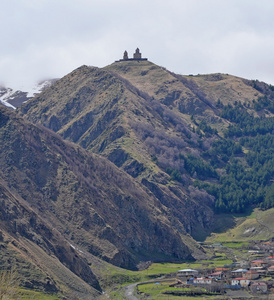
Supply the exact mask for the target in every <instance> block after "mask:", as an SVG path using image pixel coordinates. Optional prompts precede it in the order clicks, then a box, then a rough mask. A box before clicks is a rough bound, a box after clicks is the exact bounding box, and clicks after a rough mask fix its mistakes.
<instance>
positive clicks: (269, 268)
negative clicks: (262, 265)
mask: <svg viewBox="0 0 274 300" xmlns="http://www.w3.org/2000/svg"><path fill="white" fill-rule="evenodd" d="M267 271H268V273H269V274H271V275H274V266H270V267H268V268H267Z"/></svg>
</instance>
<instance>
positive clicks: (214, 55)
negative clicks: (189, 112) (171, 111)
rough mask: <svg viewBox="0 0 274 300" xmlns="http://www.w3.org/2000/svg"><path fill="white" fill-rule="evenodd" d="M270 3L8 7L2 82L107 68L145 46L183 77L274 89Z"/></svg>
mask: <svg viewBox="0 0 274 300" xmlns="http://www.w3.org/2000/svg"><path fill="white" fill-rule="evenodd" d="M273 10H274V3H273V2H272V1H268V0H261V1H260V2H259V1H257V0H249V1H246V0H230V1H219V0H169V1H166V0H149V1H145V0H138V1H137V0H130V1H128V0H100V1H95V0H58V1H56V0H39V1H37V0H18V1H8V0H4V1H3V2H2V3H1V19H0V36H1V39H2V45H1V48H0V71H1V72H0V74H1V76H0V82H5V83H6V84H7V85H11V86H15V85H17V86H18V85H20V84H21V83H23V84H25V82H28V83H30V82H33V81H37V80H40V79H42V78H44V77H60V76H63V75H65V74H67V73H68V72H70V71H72V70H73V69H75V68H77V67H78V66H80V65H82V64H87V65H94V66H99V67H103V66H105V65H107V64H110V63H112V62H113V61H114V60H116V59H119V58H121V56H122V54H123V51H124V50H125V49H127V50H128V52H129V54H130V55H132V53H133V52H134V51H135V48H136V47H139V48H140V50H141V52H142V53H143V55H144V56H146V57H148V58H149V59H150V60H151V61H152V62H154V63H157V64H159V65H162V66H165V67H166V68H168V69H170V70H171V71H174V72H178V73H181V74H190V73H193V74H197V73H201V74H202V73H212V72H223V73H230V74H233V75H238V76H241V77H245V78H252V79H255V78H257V79H259V80H263V81H266V82H268V83H272V84H273V83H274V74H272V70H273V65H274V57H273V54H272V53H273V46H274V34H273V33H274V18H273V17H272V16H273Z"/></svg>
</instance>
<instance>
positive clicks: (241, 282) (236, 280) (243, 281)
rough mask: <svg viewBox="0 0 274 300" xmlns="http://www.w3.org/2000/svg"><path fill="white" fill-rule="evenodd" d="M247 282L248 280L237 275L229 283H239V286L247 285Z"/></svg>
mask: <svg viewBox="0 0 274 300" xmlns="http://www.w3.org/2000/svg"><path fill="white" fill-rule="evenodd" d="M249 283H250V280H249V279H247V278H244V277H237V278H234V279H232V281H231V285H240V286H241V287H247V286H248V285H249Z"/></svg>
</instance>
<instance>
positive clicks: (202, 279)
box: [193, 278, 212, 284]
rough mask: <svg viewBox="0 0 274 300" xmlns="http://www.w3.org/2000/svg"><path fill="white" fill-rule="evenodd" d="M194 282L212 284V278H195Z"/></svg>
mask: <svg viewBox="0 0 274 300" xmlns="http://www.w3.org/2000/svg"><path fill="white" fill-rule="evenodd" d="M193 283H194V284H211V283H212V278H194V279H193Z"/></svg>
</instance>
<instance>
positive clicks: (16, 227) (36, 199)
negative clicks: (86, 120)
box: [0, 107, 202, 280]
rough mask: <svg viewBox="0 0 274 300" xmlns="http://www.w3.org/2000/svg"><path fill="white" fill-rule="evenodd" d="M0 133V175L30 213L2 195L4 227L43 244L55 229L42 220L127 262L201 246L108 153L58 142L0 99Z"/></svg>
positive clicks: (88, 247) (75, 241)
mask: <svg viewBox="0 0 274 300" xmlns="http://www.w3.org/2000/svg"><path fill="white" fill-rule="evenodd" d="M0 138H1V141H3V143H1V145H0V150H1V151H0V164H1V170H2V172H0V179H1V181H2V182H3V184H4V185H5V186H6V187H7V189H8V190H9V191H10V193H11V197H13V198H15V199H16V201H17V202H18V205H20V206H23V204H24V206H27V207H28V209H29V210H33V211H34V212H33V219H32V217H31V213H28V212H25V210H23V208H22V213H21V214H19V211H18V213H14V212H13V211H14V209H15V210H18V209H16V208H15V207H14V204H9V203H11V202H14V201H15V200H12V199H13V198H10V197H6V196H5V197H4V198H3V195H2V196H1V197H2V200H1V201H2V203H3V205H4V208H3V210H2V211H6V210H7V211H8V212H7V213H8V216H7V217H5V216H3V218H1V220H2V221H3V222H4V223H3V224H4V226H5V228H6V230H7V232H8V233H9V234H11V233H13V234H17V235H19V236H21V235H22V236H24V237H25V238H27V239H30V240H32V241H34V242H36V243H37V245H38V246H42V248H43V249H47V247H49V246H47V242H46V245H45V247H46V248H45V247H43V244H44V237H43V235H44V234H45V230H46V231H47V235H48V236H49V239H50V238H54V234H53V233H51V231H52V229H50V228H51V227H50V226H49V228H44V227H43V226H44V225H43V226H42V225H41V226H42V227H41V226H40V225H39V226H38V223H41V222H44V221H43V220H46V221H45V222H47V224H51V226H53V227H54V228H56V229H57V230H58V232H59V233H57V234H60V242H61V241H62V240H63V239H64V238H65V239H66V240H67V241H68V242H69V243H71V244H72V245H73V247H77V248H79V249H83V250H85V251H87V252H89V253H91V254H93V255H96V256H99V257H100V258H102V259H104V260H106V261H109V262H111V263H112V264H115V265H118V266H122V267H127V268H136V264H138V262H139V261H140V260H151V261H161V260H182V259H191V257H192V255H191V253H192V254H193V255H195V252H196V253H197V254H198V253H200V254H201V253H202V251H201V250H199V249H198V248H199V247H198V245H197V244H196V243H195V242H194V241H193V240H192V239H191V238H190V237H189V236H187V235H186V234H185V230H184V227H183V224H181V223H180V221H179V218H178V217H177V218H174V217H173V216H172V215H171V213H170V212H169V210H168V209H167V208H166V207H165V206H163V205H162V204H161V202H160V201H159V200H158V199H157V198H156V197H155V196H154V195H153V194H152V193H150V192H149V190H148V189H147V188H146V187H144V186H142V185H140V184H139V183H137V182H135V180H134V179H133V178H132V177H130V176H129V175H128V174H126V173H125V172H123V171H121V170H119V169H118V168H117V167H116V166H115V165H114V164H112V163H111V162H109V161H108V160H107V159H104V158H102V157H100V156H98V155H95V154H91V153H88V152H87V151H85V150H83V149H82V148H81V147H79V146H77V145H75V144H72V143H69V142H64V141H63V140H62V139H61V138H60V137H59V136H57V135H56V134H54V133H53V132H51V131H48V130H47V129H45V128H44V127H36V126H34V125H32V124H31V123H29V122H27V121H25V120H23V119H22V118H21V117H19V116H17V115H16V114H15V113H14V112H12V111H9V110H7V109H6V108H4V107H0ZM5 199H6V200H5ZM3 201H4V202H3ZM13 207H14V208H13ZM21 215H22V217H21ZM41 216H42V217H41ZM18 218H19V219H18ZM40 218H41V221H40ZM5 220H8V221H7V222H5ZM20 220H21V221H20ZM40 228H41V229H40ZM43 228H44V229H43ZM63 237H64V238H63ZM41 239H42V240H41ZM49 242H50V243H51V244H52V246H50V247H51V248H50V249H51V251H57V252H58V251H60V253H59V252H58V253H55V252H54V253H55V255H56V256H57V257H58V258H59V260H60V261H61V262H62V263H63V264H65V266H67V267H69V268H70V270H72V271H73V272H74V273H75V274H77V275H78V276H80V277H81V276H83V279H84V280H85V276H86V275H85V274H81V271H80V270H78V269H77V268H78V267H77V266H80V264H79V263H76V264H73V263H72V262H71V264H70V262H67V261H63V259H65V257H63V255H64V253H63V250H62V248H60V245H59V246H58V242H57V240H56V241H51V240H50V241H49ZM64 243H66V245H67V246H68V244H67V242H65V240H64ZM53 244H56V250H52V247H53V249H54V247H55V246H53ZM67 246H66V247H67ZM195 249H196V250H195ZM70 251H72V252H75V251H73V250H72V249H70ZM78 255H79V253H78ZM79 259H81V255H80V256H79ZM78 272H80V273H79V274H78Z"/></svg>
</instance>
